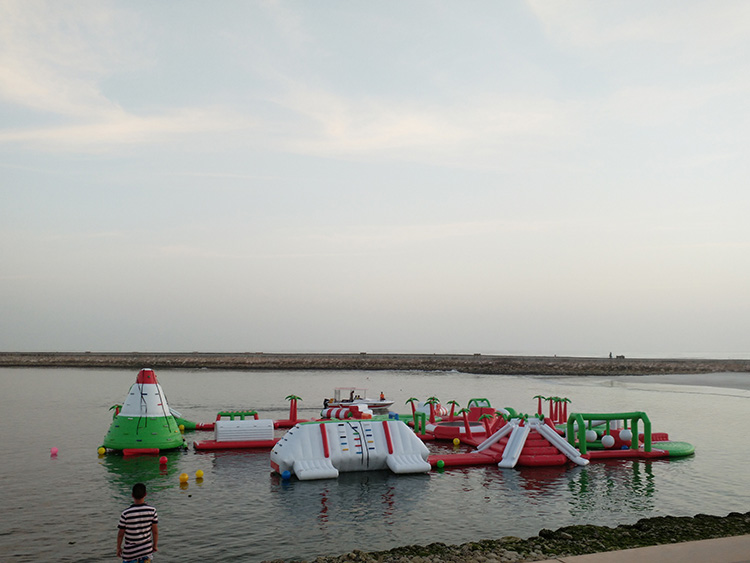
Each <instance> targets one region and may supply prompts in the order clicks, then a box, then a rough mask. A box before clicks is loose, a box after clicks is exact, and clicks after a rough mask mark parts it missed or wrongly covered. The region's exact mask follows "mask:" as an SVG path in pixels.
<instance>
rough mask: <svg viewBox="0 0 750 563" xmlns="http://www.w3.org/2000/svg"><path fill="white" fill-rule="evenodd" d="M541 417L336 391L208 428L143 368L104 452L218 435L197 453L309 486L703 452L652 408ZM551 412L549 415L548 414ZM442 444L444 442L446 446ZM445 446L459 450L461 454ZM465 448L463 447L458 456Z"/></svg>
mask: <svg viewBox="0 0 750 563" xmlns="http://www.w3.org/2000/svg"><path fill="white" fill-rule="evenodd" d="M534 399H536V401H537V405H536V412H534V413H531V414H525V413H521V412H518V411H516V410H515V409H514V408H511V407H493V406H492V405H491V404H490V401H489V400H488V399H486V398H475V399H471V400H469V401H468V403H467V405H466V407H464V408H461V407H460V405H459V404H458V402H456V401H448V402H447V403H446V405H443V404H441V402H440V401H439V399H438V398H437V397H429V398H428V399H427V400H425V401H424V402H420V401H418V400H417V399H416V398H414V397H412V398H410V399H409V400H407V401H406V403H405V405H408V406H409V407H410V410H411V412H408V413H405V414H402V415H400V414H398V413H395V412H392V411H390V410H389V407H391V406H392V405H393V401H391V400H390V399H386V398H385V396H384V394H383V393H382V392H381V393H380V398H379V399H370V398H367V396H366V390H364V389H362V390H361V389H357V388H354V387H346V388H343V387H342V388H337V389H335V390H334V397H332V398H326V399H324V400H323V409H322V410H321V411H320V413H319V417H317V418H315V419H311V420H307V419H300V418H299V417H298V402H299V401H301V398H300V397H298V396H296V395H288V396H287V397H286V400H288V401H289V402H290V405H289V415H288V418H286V419H280V420H273V419H270V418H262V417H261V416H260V415H259V414H258V412H257V411H255V410H253V409H245V410H226V411H220V412H219V413H217V415H216V419H215V420H214V421H211V422H206V423H195V422H191V421H190V420H187V419H185V418H183V417H182V415H181V414H180V413H179V412H178V411H175V410H172V409H171V408H170V407H169V405H168V403H167V399H166V396H165V395H164V392H163V390H162V388H161V386H160V385H159V383H158V381H157V379H156V374H155V373H154V370H152V369H148V368H146V369H142V370H141V371H140V372H139V373H138V375H137V377H136V381H135V383H134V384H133V385H131V387H130V390H129V391H128V395H127V396H126V398H125V401H124V402H123V404H121V405H119V404H118V405H114V406H113V407H112V410H113V411H114V414H113V419H112V423H111V425H110V428H109V430H108V432H107V434H106V436H105V438H104V441H103V445H102V446H101V447H100V449H99V450H100V453H101V452H102V450H104V451H109V452H111V453H121V454H123V455H131V456H132V455H152V454H158V453H159V452H161V451H167V450H174V449H178V448H187V447H188V445H187V441H186V439H185V437H184V433H185V432H186V431H195V432H203V433H207V432H212V433H213V436H212V437H211V438H206V439H196V440H193V442H192V444H193V448H194V449H195V450H198V451H206V450H208V451H211V450H230V449H235V450H237V449H239V450H242V449H252V450H267V451H270V454H269V463H270V467H271V469H272V471H273V472H275V473H276V474H278V475H281V476H282V478H285V479H289V478H291V477H292V476H294V477H295V478H297V479H299V480H301V481H304V480H314V479H333V478H336V477H338V476H339V474H340V473H341V472H351V471H381V470H390V471H391V472H393V473H395V474H413V473H428V472H430V471H433V470H439V471H443V470H445V468H451V467H471V466H487V465H495V466H496V467H497V468H498V469H499V470H506V469H513V468H517V467H548V466H564V465H567V464H570V465H571V466H573V465H578V466H585V465H588V464H589V463H591V462H596V461H599V460H607V459H634V460H650V459H669V458H679V457H685V456H689V455H692V454H693V453H694V452H695V447H694V446H693V445H692V444H689V443H687V442H678V441H672V440H670V438H669V436H668V434H667V433H666V432H655V431H653V430H652V427H651V420H650V418H649V417H648V415H647V414H646V413H645V412H642V411H630V412H603V411H602V412H594V413H591V412H575V411H573V410H572V409H570V410H571V412H570V413H569V412H568V410H569V408H568V406H569V404H571V400H570V399H568V398H564V397H544V396H541V395H537V396H535V397H534ZM545 411H546V412H545ZM441 443H442V444H441ZM443 444H447V445H450V444H452V445H453V446H454V448H453V451H451V450H450V448H449V447H446V446H445V445H443ZM459 446H462V449H461V451H458V448H459Z"/></svg>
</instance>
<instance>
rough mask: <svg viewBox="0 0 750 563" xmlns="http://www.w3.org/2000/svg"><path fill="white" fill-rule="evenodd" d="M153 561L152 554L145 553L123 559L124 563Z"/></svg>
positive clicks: (149, 562) (147, 562) (148, 562)
mask: <svg viewBox="0 0 750 563" xmlns="http://www.w3.org/2000/svg"><path fill="white" fill-rule="evenodd" d="M152 561H153V559H151V556H150V555H144V556H143V557H138V558H136V559H123V560H122V563H151V562H152Z"/></svg>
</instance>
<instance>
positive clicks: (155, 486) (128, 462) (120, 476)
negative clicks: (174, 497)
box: [99, 452, 181, 495]
mask: <svg viewBox="0 0 750 563" xmlns="http://www.w3.org/2000/svg"><path fill="white" fill-rule="evenodd" d="M161 455H164V454H161ZM161 455H142V456H123V455H118V454H105V455H100V456H99V464H100V465H101V466H102V467H104V468H105V469H106V470H107V472H108V473H109V474H110V476H111V479H109V481H108V482H109V484H110V486H111V487H112V488H113V489H114V490H115V491H117V493H118V495H122V494H124V493H123V491H124V492H125V493H127V494H128V495H129V493H130V490H131V489H132V487H133V484H135V483H139V482H140V483H146V486H147V487H148V489H149V491H152V490H161V489H166V488H170V487H173V486H175V485H176V484H177V482H178V481H177V478H176V475H178V474H179V470H178V465H179V463H178V460H179V458H180V456H181V454H180V453H179V452H170V454H168V455H167V456H166V457H167V463H166V464H164V465H162V464H160V463H159V458H160V457H161Z"/></svg>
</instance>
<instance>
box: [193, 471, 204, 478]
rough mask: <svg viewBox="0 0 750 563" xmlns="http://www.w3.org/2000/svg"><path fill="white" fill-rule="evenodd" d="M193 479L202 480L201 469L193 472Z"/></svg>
mask: <svg viewBox="0 0 750 563" xmlns="http://www.w3.org/2000/svg"><path fill="white" fill-rule="evenodd" d="M195 478H196V479H203V470H202V469H199V470H198V471H196V472H195Z"/></svg>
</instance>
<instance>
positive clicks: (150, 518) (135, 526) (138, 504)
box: [117, 483, 159, 563]
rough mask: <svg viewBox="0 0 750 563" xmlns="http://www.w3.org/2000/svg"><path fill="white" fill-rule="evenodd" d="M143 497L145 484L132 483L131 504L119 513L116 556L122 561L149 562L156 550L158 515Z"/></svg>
mask: <svg viewBox="0 0 750 563" xmlns="http://www.w3.org/2000/svg"><path fill="white" fill-rule="evenodd" d="M145 498H146V485H144V484H143V483H136V484H135V485H133V504H131V505H130V506H129V507H128V508H126V509H125V510H123V512H122V514H121V515H120V522H119V523H118V524H117V527H118V528H119V530H118V532H117V557H122V560H123V563H149V562H150V561H151V554H152V553H153V552H154V551H158V550H157V548H156V544H157V543H158V541H159V529H158V526H157V524H158V523H159V517H158V516H157V514H156V509H155V508H154V507H153V506H149V505H148V504H146V501H145ZM123 539H124V540H125V542H124V543H123Z"/></svg>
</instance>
